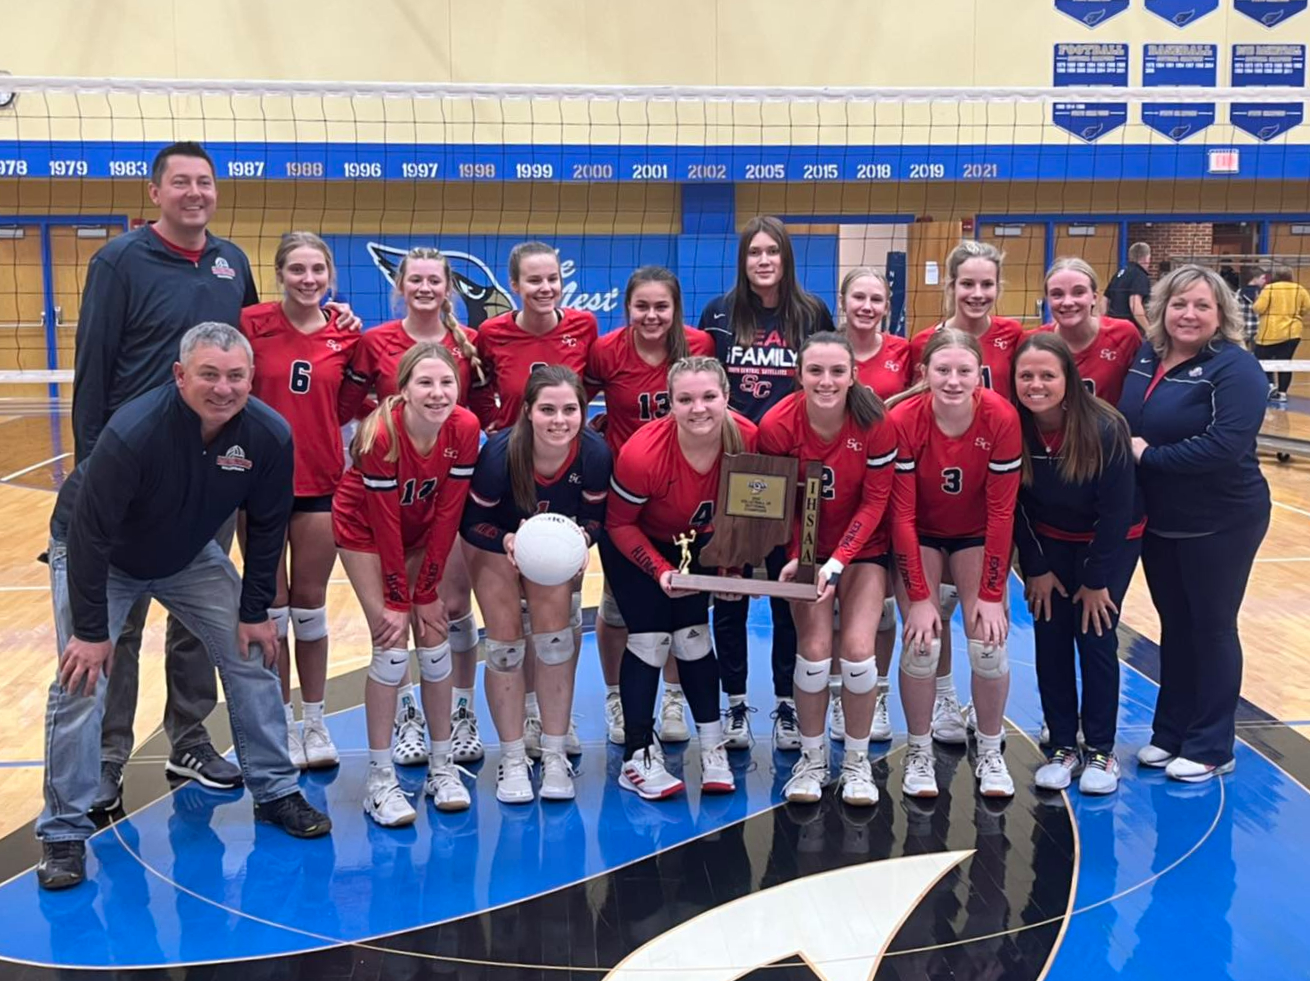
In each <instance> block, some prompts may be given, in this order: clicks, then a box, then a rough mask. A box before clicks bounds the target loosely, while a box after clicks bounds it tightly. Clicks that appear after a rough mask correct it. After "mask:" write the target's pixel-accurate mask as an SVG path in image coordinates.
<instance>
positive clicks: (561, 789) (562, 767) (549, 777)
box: [541, 750, 576, 800]
mask: <svg viewBox="0 0 1310 981" xmlns="http://www.w3.org/2000/svg"><path fill="white" fill-rule="evenodd" d="M575 794H576V791H575V790H574V789H573V767H572V766H570V765H569V758H568V757H567V756H565V755H564V754H563V753H556V752H553V751H550V750H543V751H542V754H541V799H542V800H573V798H574V796H575Z"/></svg>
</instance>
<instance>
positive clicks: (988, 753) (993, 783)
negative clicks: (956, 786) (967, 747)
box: [973, 749, 1014, 797]
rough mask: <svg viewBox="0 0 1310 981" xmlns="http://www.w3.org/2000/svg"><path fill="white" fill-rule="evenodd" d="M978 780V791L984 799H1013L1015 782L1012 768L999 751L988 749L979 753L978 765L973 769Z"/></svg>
mask: <svg viewBox="0 0 1310 981" xmlns="http://www.w3.org/2000/svg"><path fill="white" fill-rule="evenodd" d="M973 775H974V776H975V777H977V778H978V789H979V790H980V791H981V792H982V795H983V796H984V797H1013V796H1014V781H1013V780H1011V779H1010V768H1009V767H1007V766H1006V765H1005V757H1004V756H1002V755H1001V751H1000V750H999V749H986V750H982V751H981V752H979V753H978V765H977V766H975V767H974V769H973Z"/></svg>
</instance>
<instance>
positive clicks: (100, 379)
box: [73, 226, 259, 462]
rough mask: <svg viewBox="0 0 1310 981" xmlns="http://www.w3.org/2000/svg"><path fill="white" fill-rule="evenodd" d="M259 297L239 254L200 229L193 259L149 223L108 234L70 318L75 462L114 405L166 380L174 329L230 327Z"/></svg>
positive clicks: (176, 335)
mask: <svg viewBox="0 0 1310 981" xmlns="http://www.w3.org/2000/svg"><path fill="white" fill-rule="evenodd" d="M258 302H259V294H258V293H257V292H256V290H255V280H254V277H253V276H252V275H251V273H250V261H249V260H248V259H247V258H246V254H245V253H244V252H242V251H241V250H240V249H239V248H237V246H235V245H233V244H232V243H231V242H229V241H227V240H226V239H222V238H219V237H217V236H216V235H210V234H209V233H208V232H206V233H205V248H204V251H203V252H202V253H201V256H200V261H199V262H192V261H190V260H189V259H187V258H185V257H184V256H181V255H179V254H178V253H176V252H174V251H173V250H172V249H170V248H169V247H168V246H167V245H166V244H164V241H163V239H161V238H160V237H159V235H157V234H156V233H155V232H154V230H153V229H151V228H150V227H149V226H142V227H141V228H137V229H134V230H132V231H130V232H128V233H127V234H125V235H120V236H118V238H115V239H111V240H110V241H109V242H107V243H106V244H105V247H104V248H102V249H101V250H100V251H99V252H97V253H96V254H95V256H94V258H92V260H91V263H90V265H89V266H88V267H87V271H86V286H85V288H84V289H83V290H82V308H81V311H80V313H79V314H78V318H77V354H76V360H75V363H74V369H75V371H74V375H73V441H74V448H75V451H76V458H77V460H78V462H81V461H82V460H85V459H86V458H87V457H88V456H89V455H90V453H91V450H92V449H93V448H94V447H95V442H96V440H97V439H98V438H99V437H100V431H101V430H102V429H103V428H104V426H105V423H107V422H108V421H109V417H110V416H111V415H113V414H114V411H115V410H116V409H117V408H118V407H119V406H120V405H123V404H124V403H126V402H130V401H131V400H132V399H134V398H136V397H137V396H138V395H142V394H144V393H146V392H148V391H150V390H151V389H152V388H154V387H156V386H157V385H162V384H163V383H164V382H166V381H170V380H171V379H172V375H173V362H175V361H176V360H177V354H178V347H179V346H180V345H181V342H182V336H183V335H184V334H185V333H186V332H187V331H188V330H190V329H191V328H192V327H194V326H195V325H196V324H200V323H204V322H205V321H211V320H212V321H217V322H218V323H223V324H230V325H231V326H233V327H235V326H237V324H238V323H239V322H240V318H241V308H242V307H248V306H250V305H251V304H253V303H258Z"/></svg>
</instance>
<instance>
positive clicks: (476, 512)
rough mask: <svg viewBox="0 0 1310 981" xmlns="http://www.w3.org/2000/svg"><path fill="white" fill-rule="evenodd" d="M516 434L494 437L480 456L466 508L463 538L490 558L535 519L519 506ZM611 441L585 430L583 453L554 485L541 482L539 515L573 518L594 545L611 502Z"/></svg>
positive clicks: (581, 452) (554, 481) (538, 491)
mask: <svg viewBox="0 0 1310 981" xmlns="http://www.w3.org/2000/svg"><path fill="white" fill-rule="evenodd" d="M512 432H513V429H505V430H502V431H501V432H498V433H494V434H493V435H492V436H491V437H490V438H489V439H488V440H487V442H486V443H485V444H484V445H483V447H482V452H481V453H479V454H478V465H477V466H476V467H475V468H474V470H473V483H472V486H471V487H470V488H469V496H468V501H467V502H466V503H465V504H464V519H463V521H462V523H461V526H460V534H461V535H463V536H464V538H465V540H467V541H468V542H469V544H471V545H476V546H477V547H478V548H480V549H483V550H484V551H487V552H502V553H503V552H504V551H505V536H506V535H508V534H509V533H510V532H513V531H517V530H518V526H519V525H520V524H521V523H522V522H523V521H524V520H525V519H527V518H530V517H532V515H531V514H528V513H524V512H523V511H521V510H519V507H518V505H517V504H515V503H514V488H513V486H512V485H511V483H510V477H509V437H510V433H512ZM612 465H613V464H612V460H611V457H610V449H609V446H607V445H606V443H605V437H604V436H602V435H600V433H597V432H595V431H594V430H591V429H587V428H586V427H584V428H583V430H582V438H581V440H580V441H579V445H578V452H577V453H576V454H574V457H573V459H572V460H571V461H570V462H569V463H568V464H567V465H566V466H565V467H564V468H563V469H562V470H560V472H559V473H558V474H556V475H555V479H554V480H552V481H551V482H550V483H548V484H544V483H542V482H541V479H540V478H538V479H537V481H536V485H537V510H536V512H535V513H536V514H541V513H543V512H546V511H550V512H553V513H554V514H562V515H564V516H565V517H569V518H572V519H573V520H574V521H576V522H577V523H578V526H579V527H580V528H582V530H583V531H585V532H586V533H587V537H588V538H590V539H591V540H592V541H593V542H594V541H595V540H596V536H597V535H598V534H600V530H601V528H603V527H604V526H605V501H606V499H607V498H608V495H609V486H610V470H611V469H612Z"/></svg>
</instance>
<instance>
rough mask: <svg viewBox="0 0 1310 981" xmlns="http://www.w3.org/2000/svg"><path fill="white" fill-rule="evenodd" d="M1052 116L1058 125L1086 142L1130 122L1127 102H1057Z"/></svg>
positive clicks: (1092, 141) (1093, 141)
mask: <svg viewBox="0 0 1310 981" xmlns="http://www.w3.org/2000/svg"><path fill="white" fill-rule="evenodd" d="M1051 118H1052V120H1053V121H1054V123H1055V125H1056V126H1059V127H1060V129H1062V130H1064V131H1065V132H1066V133H1070V134H1072V135H1073V136H1076V137H1078V139H1080V140H1082V141H1083V142H1084V143H1095V142H1096V141H1097V140H1099V139H1100V138H1101V137H1103V136H1106V135H1108V134H1110V133H1113V132H1114V131H1115V130H1117V129H1118V128H1119V127H1120V126H1122V125H1123V124H1124V123H1126V122H1128V103H1126V102H1057V103H1055V104H1054V106H1052V109H1051Z"/></svg>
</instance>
